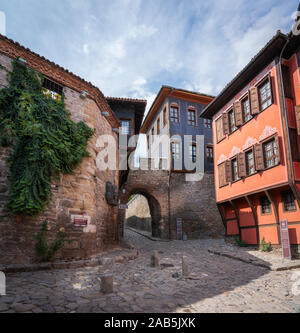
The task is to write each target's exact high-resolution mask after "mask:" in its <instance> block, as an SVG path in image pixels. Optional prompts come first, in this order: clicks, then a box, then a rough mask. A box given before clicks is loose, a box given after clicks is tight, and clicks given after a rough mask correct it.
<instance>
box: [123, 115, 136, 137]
mask: <svg viewBox="0 0 300 333" xmlns="http://www.w3.org/2000/svg"><path fill="white" fill-rule="evenodd" d="M122 121H125V122H129V130H130V131H129V132H130V133H129V134H123V133H121V134H123V135H128V136H131V135H132V130H133V126H132V119H130V118H121V119H120V125H121V126H120V127H121V130H122V128H123V127H122Z"/></svg>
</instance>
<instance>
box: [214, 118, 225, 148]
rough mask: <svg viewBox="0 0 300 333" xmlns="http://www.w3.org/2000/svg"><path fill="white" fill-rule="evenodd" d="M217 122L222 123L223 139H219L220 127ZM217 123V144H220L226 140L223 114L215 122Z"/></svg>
mask: <svg viewBox="0 0 300 333" xmlns="http://www.w3.org/2000/svg"><path fill="white" fill-rule="evenodd" d="M217 122H221V123H222V128H221V132H222V138H220V139H219V137H218V126H217ZM214 123H215V131H216V142H217V144H218V143H220V142H221V141H223V140H224V139H225V138H226V135H225V134H224V124H223V114H222V115H221V116H220V117H219V118H218V119H216V120H215V121H214Z"/></svg>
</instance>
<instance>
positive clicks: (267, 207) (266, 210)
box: [260, 196, 271, 215]
mask: <svg viewBox="0 0 300 333" xmlns="http://www.w3.org/2000/svg"><path fill="white" fill-rule="evenodd" d="M260 206H261V214H262V215H264V214H271V202H270V201H269V199H268V197H267V196H263V197H260Z"/></svg>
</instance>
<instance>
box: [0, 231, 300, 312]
mask: <svg viewBox="0 0 300 333" xmlns="http://www.w3.org/2000/svg"><path fill="white" fill-rule="evenodd" d="M125 236H126V239H127V240H129V241H130V242H131V243H132V244H134V245H135V247H136V248H137V249H138V252H139V256H138V257H137V258H136V259H135V260H131V261H123V262H117V261H115V263H114V264H112V263H111V262H110V261H109V260H108V261H106V262H105V263H104V265H102V266H97V267H81V268H74V269H60V270H47V271H38V272H22V273H9V274H7V275H6V282H7V295H6V296H0V312H1V313H13V312H32V313H66V312H68V313H221V312H222V313H224V312H225V313H241V312H263V313H278V312H281V313H286V312H289V313H300V290H297V284H296V283H297V281H296V280H295V278H296V277H297V276H296V275H293V274H295V273H298V272H297V271H296V272H295V271H271V270H269V269H267V268H266V267H259V266H254V265H249V264H248V263H245V262H242V261H239V260H233V259H231V258H228V257H224V256H220V255H215V254H212V253H209V252H208V249H209V248H212V247H217V248H219V247H222V246H223V245H224V244H225V242H224V240H223V239H203V240H195V241H192V240H190V241H170V242H159V241H156V242H153V241H152V240H149V239H147V238H145V237H143V236H141V235H139V234H137V233H134V232H132V231H130V230H125ZM154 250H155V251H158V253H159V263H160V265H159V266H158V267H151V265H150V264H151V255H152V254H153V251H154ZM182 257H186V260H187V262H188V264H189V267H190V275H189V276H188V277H186V278H185V277H183V276H182ZM299 273H300V272H299ZM103 274H112V275H113V278H114V280H113V293H112V294H108V295H106V294H103V293H102V292H101V285H100V283H99V278H101V276H103ZM298 289H300V288H298ZM297 291H299V293H297Z"/></svg>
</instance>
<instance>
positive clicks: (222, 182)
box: [218, 163, 226, 187]
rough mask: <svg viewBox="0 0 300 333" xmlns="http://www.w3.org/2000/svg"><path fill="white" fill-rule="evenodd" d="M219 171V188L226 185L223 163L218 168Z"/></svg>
mask: <svg viewBox="0 0 300 333" xmlns="http://www.w3.org/2000/svg"><path fill="white" fill-rule="evenodd" d="M218 171H219V187H222V186H224V185H226V174H225V163H222V164H220V165H219V166H218Z"/></svg>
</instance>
